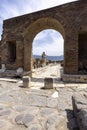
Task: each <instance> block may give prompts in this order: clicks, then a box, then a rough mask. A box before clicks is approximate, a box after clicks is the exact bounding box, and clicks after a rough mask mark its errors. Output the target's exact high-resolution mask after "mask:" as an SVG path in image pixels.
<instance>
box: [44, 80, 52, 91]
mask: <svg viewBox="0 0 87 130" xmlns="http://www.w3.org/2000/svg"><path fill="white" fill-rule="evenodd" d="M44 88H45V89H53V79H52V78H45V79H44Z"/></svg>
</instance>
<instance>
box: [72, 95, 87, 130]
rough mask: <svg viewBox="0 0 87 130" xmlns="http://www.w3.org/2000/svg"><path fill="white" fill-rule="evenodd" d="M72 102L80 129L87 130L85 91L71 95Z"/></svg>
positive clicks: (86, 97)
mask: <svg viewBox="0 0 87 130" xmlns="http://www.w3.org/2000/svg"><path fill="white" fill-rule="evenodd" d="M72 102H73V110H74V113H75V115H76V117H77V121H78V124H79V128H80V130H87V93H83V94H77V93H76V94H75V95H74V96H73V97H72Z"/></svg>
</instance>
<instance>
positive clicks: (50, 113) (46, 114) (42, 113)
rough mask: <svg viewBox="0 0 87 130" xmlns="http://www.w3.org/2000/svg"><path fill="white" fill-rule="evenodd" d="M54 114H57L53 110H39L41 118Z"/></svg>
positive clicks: (55, 110)
mask: <svg viewBox="0 0 87 130" xmlns="http://www.w3.org/2000/svg"><path fill="white" fill-rule="evenodd" d="M54 113H56V114H58V111H57V109H53V108H41V109H40V114H41V116H42V117H45V116H49V115H52V114H54Z"/></svg>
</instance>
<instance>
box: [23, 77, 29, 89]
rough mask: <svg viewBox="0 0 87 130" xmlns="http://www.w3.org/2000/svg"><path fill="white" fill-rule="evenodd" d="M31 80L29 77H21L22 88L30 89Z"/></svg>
mask: <svg viewBox="0 0 87 130" xmlns="http://www.w3.org/2000/svg"><path fill="white" fill-rule="evenodd" d="M30 84H31V78H30V77H29V76H23V86H24V88H28V87H30Z"/></svg>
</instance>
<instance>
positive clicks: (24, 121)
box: [15, 114, 34, 127]
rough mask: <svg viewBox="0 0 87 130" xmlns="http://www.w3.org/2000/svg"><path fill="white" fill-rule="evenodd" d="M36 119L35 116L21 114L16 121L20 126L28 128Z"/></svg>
mask: <svg viewBox="0 0 87 130" xmlns="http://www.w3.org/2000/svg"><path fill="white" fill-rule="evenodd" d="M33 119H34V115H31V114H25V115H24V114H21V115H18V116H16V118H15V121H16V123H17V124H18V125H24V126H26V127H28V124H29V123H30V122H32V121H33Z"/></svg>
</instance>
